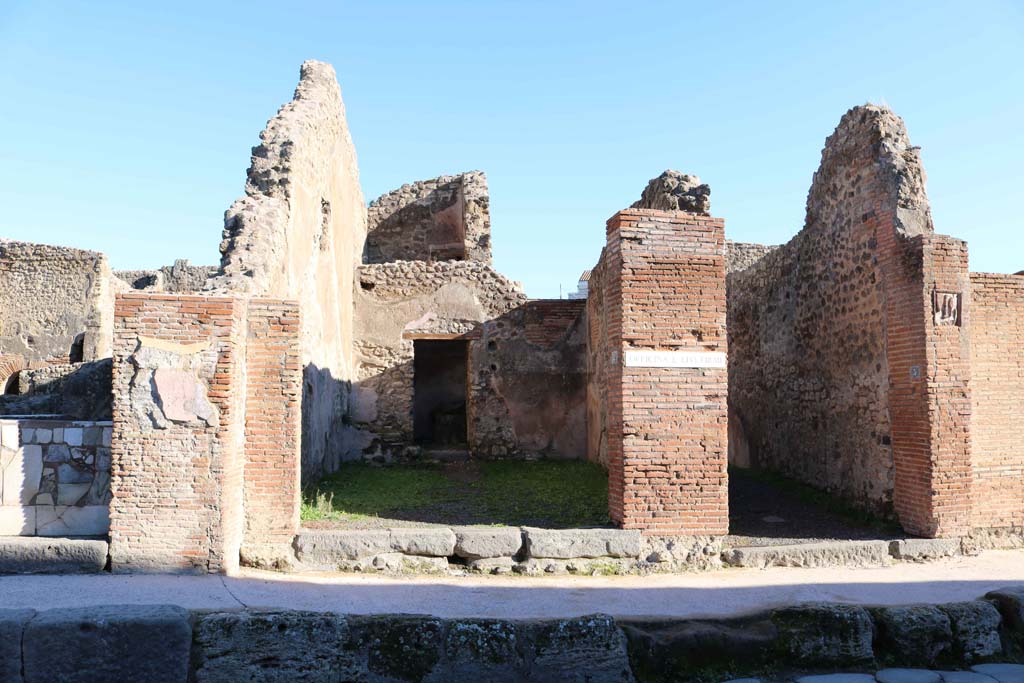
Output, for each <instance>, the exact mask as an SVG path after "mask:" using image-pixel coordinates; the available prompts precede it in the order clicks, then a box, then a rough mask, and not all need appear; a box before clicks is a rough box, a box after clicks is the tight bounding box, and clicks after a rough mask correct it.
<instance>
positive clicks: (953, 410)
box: [867, 213, 971, 536]
mask: <svg viewBox="0 0 1024 683" xmlns="http://www.w3.org/2000/svg"><path fill="white" fill-rule="evenodd" d="M891 221H892V217H891V215H890V216H888V217H884V216H883V215H882V214H881V213H876V214H874V215H873V216H871V217H870V218H869V219H868V221H867V223H868V224H869V225H871V226H872V227H874V228H875V229H876V230H877V233H876V234H878V240H879V245H880V249H881V254H882V256H881V259H880V267H881V269H882V271H883V273H884V282H885V291H886V331H887V334H886V349H887V362H888V368H889V392H888V394H889V398H888V401H889V411H890V417H891V421H892V456H893V462H894V466H895V479H894V491H893V503H894V507H895V510H896V515H897V518H898V519H899V521H900V524H901V525H902V526H903V528H904V529H905V530H906V531H908V532H910V533H914V534H918V535H921V536H948V535H956V534H959V533H963V532H965V531H966V530H967V525H968V522H969V520H968V514H969V512H970V483H971V482H970V443H969V433H970V432H969V429H970V412H971V405H970V390H969V379H970V366H969V355H968V347H967V335H966V331H965V329H964V327H963V324H960V325H956V324H939V323H937V322H936V320H935V316H934V311H933V292H935V291H948V292H956V293H959V294H961V295H962V296H966V293H967V246H966V244H964V243H963V242H961V241H959V240H954V239H952V238H949V237H944V236H940V235H918V236H915V237H912V238H904V237H903V236H901V235H900V234H898V233H897V232H896V231H895V230H893V225H892V222H891ZM965 322H966V320H961V323H965Z"/></svg>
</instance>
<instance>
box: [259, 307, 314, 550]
mask: <svg viewBox="0 0 1024 683" xmlns="http://www.w3.org/2000/svg"><path fill="white" fill-rule="evenodd" d="M248 313H249V316H248V340H247V342H246V378H245V379H246V401H245V521H246V525H245V543H246V544H247V545H255V544H285V545H288V544H290V543H291V541H292V537H293V536H294V535H295V532H296V531H297V530H298V527H299V494H300V484H299V479H300V473H299V463H300V462H301V456H302V454H301V450H300V447H301V444H300V437H301V431H302V404H301V401H302V359H301V356H300V353H299V345H298V339H299V333H300V321H299V308H298V305H297V304H296V303H295V302H289V301H277V300H268V299H253V300H251V301H250V302H249V311H248Z"/></svg>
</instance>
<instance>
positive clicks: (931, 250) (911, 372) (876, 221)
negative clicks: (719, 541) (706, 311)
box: [728, 105, 970, 535]
mask: <svg viewBox="0 0 1024 683" xmlns="http://www.w3.org/2000/svg"><path fill="white" fill-rule="evenodd" d="M924 180H925V177H924V170H923V168H922V166H921V163H920V159H919V154H918V149H917V148H915V147H912V146H911V144H910V141H909V138H908V136H907V132H906V129H905V127H904V125H903V121H902V120H901V119H900V118H899V117H897V116H896V115H895V114H893V113H892V112H891V111H889V110H888V109H885V108H881V107H876V106H872V105H867V106H862V107H855V108H854V109H851V110H850V111H849V112H847V113H846V115H845V116H844V117H843V119H842V120H841V121H840V123H839V126H838V127H837V128H836V130H835V132H834V133H833V134H832V136H830V137H829V139H828V140H827V141H826V143H825V148H824V150H823V151H822V158H821V166H820V168H819V169H818V171H817V172H816V173H815V175H814V181H813V183H812V185H811V189H810V192H809V194H808V199H807V218H806V222H805V224H804V227H803V229H802V230H801V231H800V233H799V234H797V235H796V236H795V237H794V238H793V239H792V240H791V241H790V242H789V243H787V244H785V245H783V246H781V247H779V248H778V249H777V250H774V251H772V252H770V253H768V254H766V255H765V256H763V257H762V258H760V259H759V260H757V261H756V262H755V263H754V264H753V265H752V266H750V267H748V268H747V269H745V270H742V271H736V272H733V273H731V274H730V275H729V276H728V297H729V351H730V358H729V401H730V409H731V419H732V422H733V424H732V425H730V431H731V432H732V433H733V434H735V436H736V438H738V439H740V440H741V441H743V444H742V446H743V448H742V449H737V448H735V447H734V448H733V450H734V452H736V451H739V450H747V451H748V453H749V459H750V461H751V462H752V463H753V464H754V465H755V466H759V467H767V468H772V469H776V470H779V471H782V472H784V473H786V474H789V475H791V476H794V477H796V478H799V479H801V480H803V481H805V482H807V483H810V484H812V485H815V486H818V487H820V488H824V489H827V490H829V491H833V492H836V493H838V494H840V495H842V496H844V497H845V498H847V499H848V500H849V501H851V502H853V503H854V504H857V505H859V506H861V507H864V508H867V509H871V510H874V511H877V512H883V513H884V512H890V511H892V510H895V512H896V514H897V516H898V517H899V519H900V521H901V523H902V524H903V526H904V528H905V529H907V530H908V531H911V532H912V533H919V534H922V535H941V534H945V533H953V532H955V531H956V530H957V529H959V528H960V527H962V526H963V525H964V524H965V523H966V517H965V511H966V508H965V502H966V500H967V494H968V493H969V490H968V488H969V481H968V480H967V479H966V478H965V477H964V476H963V472H964V471H965V470H967V469H968V458H969V455H968V445H967V443H966V439H967V434H968V428H969V420H970V403H969V400H970V399H969V387H968V378H969V376H970V369H969V366H968V360H967V338H966V333H965V330H964V327H963V326H962V322H963V321H962V318H961V316H960V314H959V310H960V305H961V301H962V299H963V296H964V295H965V293H966V289H967V282H966V273H967V270H966V258H967V252H966V246H965V245H964V244H963V243H962V242H960V241H958V240H953V239H950V238H947V237H942V236H938V235H934V234H933V228H932V221H931V214H930V210H929V207H928V200H927V197H926V195H925V189H924ZM940 300H941V303H940ZM950 302H952V303H950ZM933 308H934V310H933ZM947 309H949V310H947ZM949 311H954V312H953V313H952V314H950V313H949Z"/></svg>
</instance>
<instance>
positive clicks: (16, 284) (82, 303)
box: [0, 240, 114, 389]
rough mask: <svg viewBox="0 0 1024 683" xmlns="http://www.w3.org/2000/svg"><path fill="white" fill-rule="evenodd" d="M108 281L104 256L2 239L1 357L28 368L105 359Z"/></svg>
mask: <svg viewBox="0 0 1024 683" xmlns="http://www.w3.org/2000/svg"><path fill="white" fill-rule="evenodd" d="M110 280H111V273H110V266H109V265H108V264H107V257H106V256H104V255H103V254H100V253H97V252H94V251H83V250H80V249H70V248H68V247H55V246H49V245H45V244H30V243H28V242H14V241H10V240H0V357H3V356H14V357H20V358H22V359H23V360H24V361H25V364H26V365H29V364H34V363H41V362H47V363H67V362H69V361H71V360H75V361H81V360H96V359H99V358H104V357H107V356H109V355H110V348H111V330H112V328H113V315H114V295H113V291H112V289H111V283H110ZM5 379H6V377H0V385H2V384H3V380H5ZM2 388H3V387H2V386H0V389H2Z"/></svg>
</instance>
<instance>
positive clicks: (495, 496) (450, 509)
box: [302, 460, 609, 527]
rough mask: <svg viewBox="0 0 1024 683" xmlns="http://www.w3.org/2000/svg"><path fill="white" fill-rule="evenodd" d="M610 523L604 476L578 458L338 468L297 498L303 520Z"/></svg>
mask: <svg viewBox="0 0 1024 683" xmlns="http://www.w3.org/2000/svg"><path fill="white" fill-rule="evenodd" d="M378 519H379V520H380V521H382V522H383V521H387V520H390V521H402V520H404V521H411V522H424V523H434V524H496V525H510V526H519V525H535V526H547V527H579V526H603V525H606V524H608V521H609V520H608V475H607V474H606V473H605V471H604V469H603V468H602V467H600V466H599V465H596V464H594V463H590V462H582V461H556V460H541V461H535V462H522V461H510V460H500V461H483V462H476V461H474V462H468V463H453V464H415V465H391V466H384V467H381V466H376V465H369V464H364V463H352V464H348V465H344V466H343V467H342V468H341V469H340V470H339V471H338V472H336V473H334V474H332V475H329V476H327V477H325V478H323V479H322V480H321V481H320V482H319V483H318V484H317V485H316V486H315V487H313V488H311V489H308V490H307V491H306V492H305V493H304V495H303V504H302V520H303V522H320V523H329V522H337V523H338V524H339V526H345V525H356V526H359V525H371V526H372V525H373V522H374V521H375V520H378Z"/></svg>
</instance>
